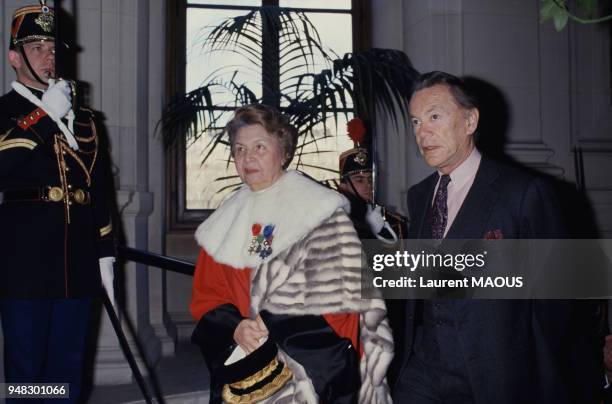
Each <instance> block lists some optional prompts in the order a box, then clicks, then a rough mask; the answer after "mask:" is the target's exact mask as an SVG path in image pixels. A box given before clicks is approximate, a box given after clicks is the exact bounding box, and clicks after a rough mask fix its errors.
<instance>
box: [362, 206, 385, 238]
mask: <svg viewBox="0 0 612 404" xmlns="http://www.w3.org/2000/svg"><path fill="white" fill-rule="evenodd" d="M365 220H366V222H367V223H368V226H370V230H372V233H374V235H376V234H378V233H380V231H381V230H382V228H383V226H384V225H385V219H384V218H383V215H382V206H376V207H375V208H374V207H372V205H371V204H368V210H367V211H366V215H365Z"/></svg>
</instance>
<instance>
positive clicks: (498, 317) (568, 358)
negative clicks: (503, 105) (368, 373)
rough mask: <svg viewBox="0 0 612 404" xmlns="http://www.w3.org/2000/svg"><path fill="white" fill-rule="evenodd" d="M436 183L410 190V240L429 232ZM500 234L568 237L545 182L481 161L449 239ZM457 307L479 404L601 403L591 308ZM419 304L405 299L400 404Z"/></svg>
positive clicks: (545, 303) (462, 303)
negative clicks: (589, 317)
mask: <svg viewBox="0 0 612 404" xmlns="http://www.w3.org/2000/svg"><path fill="white" fill-rule="evenodd" d="M437 181H438V174H437V173H434V174H432V175H431V176H429V177H427V178H426V179H425V180H423V181H422V182H420V183H419V184H417V185H415V186H413V187H412V188H411V189H410V191H409V193H408V207H409V212H410V217H411V219H412V221H411V226H410V229H409V230H408V238H413V239H415V238H420V237H425V236H424V234H430V233H427V231H428V229H427V227H426V226H429V224H428V220H427V216H428V214H427V212H428V210H429V209H430V206H431V201H432V199H433V194H434V189H435V186H436V184H437ZM495 230H499V231H501V234H502V235H503V237H504V238H528V239H529V238H530V239H535V238H564V237H566V236H567V235H566V232H565V229H564V226H563V221H562V220H561V217H560V214H559V208H558V206H557V203H556V201H555V199H554V196H553V194H552V192H551V191H550V190H549V188H548V186H547V184H546V182H545V181H544V180H543V179H542V178H538V177H536V176H534V175H532V174H530V173H528V172H526V171H524V170H521V169H518V168H514V167H510V166H506V165H502V164H500V163H497V162H494V161H492V160H489V159H487V158H485V157H484V156H483V158H482V161H481V163H480V166H479V168H478V172H477V174H476V178H475V180H474V183H473V185H472V187H471V189H470V191H469V193H468V195H467V197H466V199H465V201H464V203H463V205H462V206H461V209H460V210H459V213H458V214H457V217H456V218H455V220H454V222H453V223H452V226H451V227H450V229H449V231H448V233H447V236H446V238H455V239H483V238H484V237H485V234H487V232H490V231H495ZM498 234H499V233H498ZM454 305H455V306H454V307H455V309H456V313H457V317H456V319H457V321H458V325H457V336H458V338H460V340H461V343H462V345H463V347H464V349H465V354H466V358H467V371H468V374H469V378H470V382H471V383H470V384H471V386H472V389H473V395H474V399H475V401H476V402H477V403H496V404H499V403H508V404H510V403H512V404H515V403H521V404H522V403H538V404H544V403H555V404H562V403H576V404H578V403H580V404H589V403H596V402H598V400H597V394H598V393H597V392H598V390H600V389H601V385H600V383H601V374H602V373H601V359H600V358H601V357H600V356H598V353H597V349H599V348H595V347H594V345H595V344H594V342H593V341H592V340H591V338H592V337H593V334H592V333H591V332H590V331H591V330H590V329H584V328H585V327H589V325H590V323H589V321H590V319H587V318H585V316H584V315H583V314H584V313H583V310H584V311H586V312H587V317H588V315H589V314H590V310H589V309H586V310H585V309H584V308H583V307H582V306H581V305H580V304H574V303H572V302H568V301H559V300H557V301H552V300H455V302H454ZM416 306H417V304H416V301H414V300H411V301H407V304H406V321H407V324H406V332H405V333H406V339H405V341H404V346H403V347H398V349H400V348H401V350H402V351H403V352H404V353H405V354H404V358H403V360H402V368H401V370H400V376H399V379H398V383H397V385H396V388H395V391H394V393H395V394H394V400H395V402H398V403H403V402H407V401H406V399H405V394H406V391H405V390H404V389H405V387H404V381H403V380H402V376H403V371H404V369H405V367H406V363H407V361H408V359H409V357H410V353H411V349H412V344H413V338H414V331H415V321H414V319H415V310H416ZM589 306H590V305H589ZM582 323H584V324H582ZM585 324H586V325H585ZM598 361H599V362H598Z"/></svg>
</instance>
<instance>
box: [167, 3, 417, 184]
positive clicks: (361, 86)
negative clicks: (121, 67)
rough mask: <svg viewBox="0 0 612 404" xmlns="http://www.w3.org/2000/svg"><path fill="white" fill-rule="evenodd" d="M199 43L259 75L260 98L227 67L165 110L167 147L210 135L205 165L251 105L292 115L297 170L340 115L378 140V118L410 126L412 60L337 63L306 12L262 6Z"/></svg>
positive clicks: (362, 56) (355, 58)
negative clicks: (230, 119)
mask: <svg viewBox="0 0 612 404" xmlns="http://www.w3.org/2000/svg"><path fill="white" fill-rule="evenodd" d="M202 38H203V40H202V51H203V52H210V53H211V54H214V53H215V52H218V51H224V52H227V51H229V52H231V53H233V54H235V55H238V56H239V57H241V58H242V59H243V61H244V66H251V67H252V68H255V69H256V70H258V71H261V72H262V76H261V77H262V82H261V95H257V93H258V92H259V91H257V90H258V89H257V90H256V88H255V87H254V86H253V85H252V84H250V83H246V82H244V81H241V80H239V79H238V72H239V71H240V69H244V67H240V68H238V69H235V68H234V67H232V66H228V67H225V68H222V69H219V70H217V71H215V72H214V73H212V74H211V75H210V76H209V77H207V78H206V79H205V80H204V82H203V84H202V85H201V86H200V87H198V88H196V89H195V90H193V91H190V92H188V93H187V94H185V95H184V96H182V97H179V98H177V99H175V100H173V101H172V102H170V103H169V105H168V106H167V108H166V109H165V112H164V114H163V117H162V120H161V121H160V127H161V131H162V133H163V136H164V140H165V143H166V145H168V146H172V145H174V144H176V140H177V139H179V138H183V139H185V140H186V142H187V143H189V142H190V141H195V140H197V139H198V138H199V137H200V136H202V135H203V134H210V133H213V136H212V137H211V140H210V142H209V143H208V145H207V149H206V153H205V154H204V157H203V159H204V161H205V160H206V159H207V158H208V157H209V156H210V155H211V153H212V152H213V151H214V150H215V148H216V147H217V146H219V145H220V144H227V143H228V142H227V139H226V137H225V135H224V133H223V131H222V125H223V124H224V123H225V121H226V119H227V114H228V113H229V112H231V111H233V110H235V109H236V108H238V107H240V106H243V105H247V104H251V103H259V102H263V103H266V104H270V105H274V106H276V107H277V108H279V109H280V110H282V111H283V112H284V113H286V114H288V116H289V117H290V120H291V122H292V124H293V125H295V127H296V128H297V129H298V133H299V136H300V141H299V142H298V149H297V150H296V159H295V160H294V161H296V163H295V164H296V166H297V168H298V169H299V168H300V167H301V165H304V164H305V163H304V162H303V161H302V156H303V154H304V153H308V152H307V151H305V150H306V148H307V147H308V146H312V145H315V146H316V144H317V141H319V140H320V139H322V138H325V137H328V136H331V135H330V134H329V133H328V131H327V130H326V123H327V122H328V121H329V120H332V121H333V122H334V123H336V125H337V123H338V121H339V118H340V116H341V115H343V116H344V118H345V119H348V117H349V115H355V116H359V117H360V118H361V119H362V120H363V121H364V122H365V124H366V126H367V127H368V129H369V133H371V134H372V137H376V136H378V134H377V133H376V131H375V129H376V118H377V116H379V115H377V114H380V113H382V114H383V115H384V116H386V117H388V118H391V119H392V120H393V122H395V123H397V122H398V121H399V120H407V119H408V116H407V112H406V111H407V108H406V105H407V102H408V100H409V96H410V92H411V86H412V83H413V80H414V78H415V77H416V75H417V72H416V71H415V70H414V68H413V67H412V65H411V63H410V61H409V60H408V57H407V56H406V55H405V54H404V53H403V52H401V51H397V50H387V49H370V50H367V51H364V52H356V53H348V54H345V55H343V56H342V57H340V56H338V55H336V54H335V53H334V52H333V51H331V50H329V49H326V47H325V46H324V44H323V43H322V41H321V39H320V36H319V33H318V32H317V30H316V28H315V27H314V25H313V24H312V23H311V22H310V20H309V19H308V17H307V16H306V14H305V13H303V12H298V11H291V10H287V9H283V8H279V7H271V6H263V7H260V8H257V9H255V10H253V11H251V12H249V13H247V14H246V15H243V16H239V17H235V18H229V19H227V20H225V21H223V22H222V23H221V24H219V25H218V26H216V27H214V28H212V29H211V30H210V31H209V32H207V33H205V34H204V35H203V36H202ZM228 95H229V96H228ZM221 99H223V100H225V101H219V100H221ZM321 126H323V130H322V131H321V130H320V129H318V128H321ZM316 152H317V153H323V152H326V150H320V149H316ZM229 161H230V158H229V156H228V160H227V162H228V164H229ZM224 180H227V178H224Z"/></svg>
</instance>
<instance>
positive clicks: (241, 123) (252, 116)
mask: <svg viewBox="0 0 612 404" xmlns="http://www.w3.org/2000/svg"><path fill="white" fill-rule="evenodd" d="M249 125H261V126H263V128H264V129H265V130H266V132H268V134H269V135H271V136H274V137H276V138H277V139H278V141H279V144H280V146H281V149H282V152H283V156H284V158H285V159H284V161H283V169H286V168H287V167H289V163H291V160H292V159H293V155H294V153H295V148H296V146H297V137H298V135H297V129H295V127H294V126H293V125H291V123H289V118H287V117H286V116H285V115H283V114H282V113H281V112H280V111H279V110H277V109H276V108H274V107H271V106H269V105H264V104H251V105H247V106H244V107H241V108H238V109H237V110H236V112H235V113H234V117H233V118H232V119H231V120H230V121H229V122H228V123H227V125H226V126H225V131H226V132H227V134H228V136H229V141H230V147H231V153H232V157H233V156H234V144H235V142H236V135H237V134H238V131H239V130H240V129H242V128H244V127H245V126H249Z"/></svg>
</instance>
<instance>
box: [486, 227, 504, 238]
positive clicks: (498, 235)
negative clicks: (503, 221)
mask: <svg viewBox="0 0 612 404" xmlns="http://www.w3.org/2000/svg"><path fill="white" fill-rule="evenodd" d="M484 238H485V240H501V239H503V238H504V234H503V233H502V231H501V230H500V229H495V230H489V231H488V232H487V233H486V234H485V236H484Z"/></svg>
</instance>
